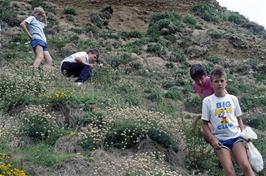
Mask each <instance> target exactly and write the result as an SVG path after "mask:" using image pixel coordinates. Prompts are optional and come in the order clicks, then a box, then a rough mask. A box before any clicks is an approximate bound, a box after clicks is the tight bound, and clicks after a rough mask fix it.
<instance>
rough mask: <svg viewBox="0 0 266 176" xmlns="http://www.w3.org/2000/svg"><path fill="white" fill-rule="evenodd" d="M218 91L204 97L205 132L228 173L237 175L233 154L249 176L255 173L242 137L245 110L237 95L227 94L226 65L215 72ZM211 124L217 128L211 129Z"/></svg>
mask: <svg viewBox="0 0 266 176" xmlns="http://www.w3.org/2000/svg"><path fill="white" fill-rule="evenodd" d="M210 80H211V84H212V87H213V89H214V94H212V95H210V96H208V97H206V98H204V100H203V104H202V117H201V119H202V120H203V133H204V136H206V137H207V141H208V142H209V143H210V144H211V145H212V147H213V148H214V150H215V153H216V154H217V156H218V158H219V161H220V163H221V165H222V167H223V170H224V174H225V175H226V176H235V175H236V173H235V170H234V167H233V163H232V156H233V157H234V158H235V160H236V161H237V163H238V165H239V166H240V169H241V170H242V172H243V174H244V175H245V176H254V172H253V170H252V168H251V166H250V163H249V161H248V157H247V152H246V148H245V146H244V144H243V141H242V140H241V138H240V132H241V131H242V130H243V129H244V124H243V122H242V119H241V117H240V116H241V115H242V112H241V109H240V106H239V102H238V99H237V98H236V97H235V96H234V95H230V94H228V93H225V87H226V84H227V82H226V73H225V72H224V70H223V69H222V68H220V67H219V68H216V69H214V70H213V71H212V72H211V76H210ZM208 123H211V124H212V126H213V129H210V127H209V125H208Z"/></svg>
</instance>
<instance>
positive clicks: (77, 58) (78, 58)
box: [75, 57, 89, 65]
mask: <svg viewBox="0 0 266 176" xmlns="http://www.w3.org/2000/svg"><path fill="white" fill-rule="evenodd" d="M75 61H76V62H77V63H79V64H83V65H89V64H88V63H86V62H84V61H83V60H82V59H81V58H80V57H75Z"/></svg>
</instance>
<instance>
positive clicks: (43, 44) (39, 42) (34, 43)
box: [30, 39, 48, 51]
mask: <svg viewBox="0 0 266 176" xmlns="http://www.w3.org/2000/svg"><path fill="white" fill-rule="evenodd" d="M30 45H31V47H32V49H33V50H35V48H36V46H38V45H39V46H41V47H42V48H43V51H48V45H47V43H46V42H44V41H42V40H39V39H33V40H32V41H31V42H30Z"/></svg>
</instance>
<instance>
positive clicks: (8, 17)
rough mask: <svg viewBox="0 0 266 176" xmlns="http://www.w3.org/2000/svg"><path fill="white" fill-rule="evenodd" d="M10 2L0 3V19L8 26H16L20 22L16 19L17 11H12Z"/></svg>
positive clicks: (6, 0) (4, 0)
mask: <svg viewBox="0 0 266 176" xmlns="http://www.w3.org/2000/svg"><path fill="white" fill-rule="evenodd" d="M10 2H11V1H9V0H3V1H0V11H1V13H0V19H1V21H4V22H6V23H7V24H8V25H10V26H18V25H19V23H20V21H19V20H18V19H17V17H16V16H17V11H15V10H13V9H12V7H11V4H10Z"/></svg>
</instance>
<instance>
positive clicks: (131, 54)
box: [0, 0, 266, 176]
mask: <svg viewBox="0 0 266 176" xmlns="http://www.w3.org/2000/svg"><path fill="white" fill-rule="evenodd" d="M10 3H11V1H8V0H4V1H1V11H2V12H3V13H1V20H2V21H3V22H4V27H5V30H6V29H13V28H11V27H12V26H14V25H17V21H16V19H17V18H16V12H14V13H13V11H12V10H13V9H12V6H11V4H10ZM31 5H32V7H37V6H43V7H44V8H45V10H46V11H47V10H48V11H49V10H51V11H49V12H53V6H52V5H50V3H46V2H45V1H40V0H39V1H37V0H32V1H31ZM11 12H12V13H11ZM193 12H194V14H195V15H197V16H194V15H193V14H186V15H183V16H182V15H179V14H177V13H175V12H174V11H162V12H159V13H154V14H153V16H151V18H150V19H151V20H150V22H149V26H148V30H147V33H143V32H139V31H138V30H133V31H122V29H121V31H120V30H113V29H112V28H111V27H110V26H109V25H108V22H109V20H110V18H111V17H112V18H113V16H112V13H113V9H112V7H111V6H107V7H105V8H103V9H101V10H100V11H98V12H96V13H94V14H91V16H90V19H91V22H92V24H86V25H85V24H82V26H76V27H75V28H71V27H70V28H71V29H70V30H69V31H67V33H66V31H65V30H62V31H57V29H54V27H58V25H59V21H58V19H61V18H57V16H55V15H49V16H48V22H49V23H48V29H47V39H48V44H49V51H50V52H51V54H52V57H53V64H54V68H52V69H51V70H49V69H47V68H45V67H44V66H43V65H41V67H40V69H38V70H32V69H31V68H30V67H29V66H30V65H31V64H32V62H33V59H34V53H33V51H32V49H31V48H30V46H29V39H28V36H27V35H26V34H25V33H15V34H13V33H12V35H11V36H4V37H3V41H1V53H0V58H1V59H0V65H1V69H0V126H1V129H0V168H1V167H2V165H1V164H2V162H3V161H4V162H5V163H10V164H11V165H10V167H9V168H8V169H9V170H15V168H19V167H18V166H20V165H19V162H20V161H21V162H22V161H23V162H22V163H23V164H24V165H22V166H21V168H22V170H21V173H22V172H24V171H25V173H28V172H29V173H32V172H34V171H33V169H34V168H35V167H36V168H38V167H43V168H44V169H48V170H49V171H50V170H53V169H55V168H56V167H55V166H58V165H57V164H62V163H64V161H67V160H69V159H72V158H74V157H81V156H82V157H84V158H86V159H89V160H94V159H95V158H94V156H93V154H95V152H96V155H97V151H98V150H104V151H111V152H113V151H119V152H120V153H122V154H123V156H119V157H120V158H121V160H123V164H121V166H123V167H121V168H122V169H121V170H119V172H120V171H121V172H120V173H122V174H121V175H130V176H135V175H169V176H170V175H178V174H180V173H177V171H176V169H177V167H176V165H177V161H176V158H178V157H177V156H178V155H177V153H178V152H182V151H183V150H184V151H186V153H185V162H186V163H185V165H186V166H187V168H186V169H188V170H189V171H191V173H190V174H191V175H193V174H195V175H217V176H219V175H222V171H221V170H218V169H217V163H218V161H217V157H216V156H215V154H214V153H213V150H212V148H211V146H210V145H209V144H207V143H206V141H205V140H204V139H203V137H202V135H201V132H200V128H201V124H200V122H199V123H197V124H194V125H192V121H193V120H194V116H196V115H195V114H194V113H200V112H201V104H202V99H201V98H200V97H198V96H197V95H195V94H194V93H193V90H192V86H191V83H192V80H191V79H190V76H189V68H190V65H191V64H193V63H202V64H203V65H204V66H205V67H206V70H207V73H208V74H209V73H210V71H211V70H212V69H213V68H214V67H215V66H216V65H221V66H223V67H225V68H226V71H227V74H228V86H227V91H228V92H229V93H230V94H233V95H236V96H237V97H238V99H239V102H240V105H241V108H242V111H243V113H244V114H243V120H244V122H245V124H247V125H250V126H251V127H253V128H255V129H256V130H257V131H258V134H259V140H257V141H254V144H255V145H256V147H257V148H258V149H259V150H260V151H261V153H262V155H263V157H265V156H266V148H265V145H266V143H265V141H266V139H265V136H264V133H265V129H266V121H265V112H266V109H265V107H266V101H265V100H266V99H265V96H266V94H265V92H266V90H265V83H266V78H265V75H266V72H265V70H266V67H265V62H264V60H263V57H262V56H261V55H260V54H261V53H262V50H260V48H259V47H258V48H256V49H258V50H259V51H260V52H256V53H253V51H254V50H253V49H254V48H252V50H249V49H250V48H246V50H242V49H239V50H238V49H235V48H234V50H230V48H229V47H230V45H227V42H226V39H227V38H226V37H227V36H228V34H236V35H237V36H241V37H243V39H247V41H248V40H251V39H250V38H246V37H250V36H252V37H258V36H254V35H253V34H256V35H257V34H258V35H261V34H262V33H263V32H264V31H263V30H262V29H261V27H260V26H259V25H256V24H253V23H251V22H249V21H248V20H247V19H245V18H244V17H243V16H241V15H240V14H238V13H233V12H227V13H225V12H226V11H223V10H218V9H216V8H215V7H214V6H212V5H211V4H196V5H195V6H194V7H193ZM54 14H56V13H54ZM77 14H78V12H77V11H76V10H75V8H74V6H73V7H69V6H66V7H65V8H64V11H63V16H61V17H62V18H66V19H67V20H68V21H71V24H73V23H72V22H76V21H75V20H76V19H75V18H76V17H77ZM13 15H15V16H13ZM57 15H58V14H57ZM60 15H62V14H60ZM79 15H80V14H79ZM86 17H87V16H86ZM198 18H202V19H204V20H205V21H204V20H200V21H199V20H197V19H198ZM209 22H211V23H212V24H211V26H212V29H208V28H207V27H208V26H209V25H207V23H209ZM223 22H227V23H229V22H230V24H232V23H233V24H232V25H233V26H237V27H238V28H241V30H233V29H228V30H225V29H224V28H220V27H219V26H218V24H220V23H223ZM6 25H7V26H8V27H6ZM60 27H62V26H60ZM60 27H59V28H60ZM243 28H244V30H243ZM195 29H196V30H195ZM198 29H200V30H202V31H203V30H204V31H207V37H208V40H210V43H207V45H208V47H210V50H209V51H208V53H207V54H206V55H205V56H203V57H199V58H196V59H194V58H192V57H191V56H190V55H189V54H190V53H188V48H189V47H190V46H191V45H197V44H198V43H197V42H195V40H194V39H195V38H194V37H195V36H194V34H195V33H197V31H199V30H198ZM243 31H244V34H245V35H242V33H240V32H243ZM247 31H249V32H250V34H248V33H245V32H247ZM194 32H195V33H194ZM251 32H252V33H253V34H251ZM219 42H223V43H221V44H222V45H219V44H220V43H219ZM69 44H71V45H69ZM204 44H205V43H204ZM212 44H213V45H212ZM216 44H217V46H224V48H223V47H221V48H215V49H214V48H212V46H216ZM88 48H99V50H100V61H101V63H102V64H103V65H101V66H97V67H95V68H94V69H93V70H92V76H91V78H90V80H89V81H88V82H86V83H85V84H84V85H83V86H81V87H76V86H75V85H74V83H73V81H74V79H72V78H65V77H63V76H62V75H61V74H60V73H59V71H58V68H57V67H58V66H59V63H60V61H61V59H62V57H65V56H67V55H68V54H69V53H70V52H73V51H75V50H76V49H79V50H82V51H86V50H87V49H88ZM216 49H217V53H216ZM2 51H3V52H2ZM228 51H234V52H228ZM250 51H252V52H250ZM249 52H250V53H252V57H253V58H244V56H245V55H244V54H243V53H245V54H246V53H248V54H249ZM226 54H228V55H226ZM229 56H230V57H229ZM159 57H160V58H159ZM240 57H243V62H242V60H240V59H239V58H240ZM246 57H250V56H246ZM153 58H154V60H149V59H153ZM237 59H239V60H237ZM241 59H242V58H241ZM238 64H239V65H238ZM242 64H246V65H248V67H247V68H248V69H249V70H248V71H247V72H245V73H246V74H247V73H248V74H247V75H248V78H246V77H243V74H241V70H239V69H238V68H240V67H241V66H242ZM242 73H243V72H242ZM244 76H246V75H244ZM63 137H67V138H68V139H72V138H76V137H78V138H79V139H78V140H77V142H76V143H75V144H77V145H78V146H79V147H80V148H81V150H80V151H76V153H75V152H69V153H66V152H55V146H56V144H57V142H58V141H60V142H61V140H59V139H62V138H63ZM24 138H25V139H26V140H29V142H27V141H26V140H25V141H24ZM16 139H19V142H17V141H16ZM179 139H180V141H179ZM69 141H71V140H68V141H66V144H62V146H65V145H66V146H67V145H72V144H69V143H68V142H69ZM184 142H185V143H184ZM181 145H182V146H181ZM69 147H70V148H71V147H73V146H69ZM150 149H152V151H150ZM73 150H74V149H73ZM128 151H130V152H128ZM77 152H78V154H77ZM127 152H128V153H134V152H135V153H134V154H136V155H134V157H132V158H130V159H129V158H126V157H127V156H124V154H125V153H127ZM169 154H173V155H171V156H169ZM181 154H182V153H181ZM1 156H8V157H9V159H8V160H4V159H2V158H1ZM93 158H94V159H93ZM171 160H175V162H174V161H171ZM96 162H97V161H95V163H96ZM101 162H102V163H101V165H102V164H106V162H109V161H105V160H102V161H101ZM124 163H127V165H125V164H124ZM136 163H137V164H136ZM109 164H110V163H109ZM106 165H107V164H106ZM115 166H116V167H119V163H117V165H115ZM112 167H113V165H112ZM150 168H152V170H150ZM119 169H120V168H119ZM192 172H193V173H192ZM95 173H97V174H98V175H101V171H100V169H99V170H97V169H95ZM120 173H119V174H120ZM1 174H2V170H0V175H1ZM237 174H238V175H239V174H240V171H239V168H237ZM259 175H265V171H262V172H261V173H259Z"/></svg>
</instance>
